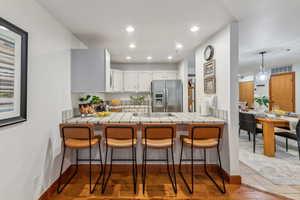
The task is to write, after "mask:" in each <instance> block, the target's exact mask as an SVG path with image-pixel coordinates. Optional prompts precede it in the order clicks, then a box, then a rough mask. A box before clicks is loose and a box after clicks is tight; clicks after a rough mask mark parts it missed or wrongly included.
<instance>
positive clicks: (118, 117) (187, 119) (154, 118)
mask: <svg viewBox="0 0 300 200" xmlns="http://www.w3.org/2000/svg"><path fill="white" fill-rule="evenodd" d="M65 123H72V124H73V123H75V124H77V123H88V124H95V125H96V127H97V128H100V130H101V125H102V124H104V123H124V124H126V123H136V124H138V125H141V124H142V123H156V124H157V123H176V124H177V131H176V139H175V145H174V157H175V163H177V164H178V162H179V157H180V146H181V144H180V139H179V138H180V135H188V132H187V127H186V125H187V124H191V123H199V124H210V125H211V124H225V123H226V122H225V120H222V119H219V118H216V117H212V116H201V115H200V113H184V112H178V113H130V112H128V113H125V112H124V113H112V114H111V115H110V116H107V117H96V116H91V117H73V118H70V119H68V120H66V121H65ZM138 141H141V132H140V131H139V132H138ZM101 146H102V148H103V149H104V148H105V145H101ZM221 149H222V147H221ZM210 154H211V152H208V157H209V158H210V161H211V162H212V163H214V160H215V156H214V155H211V156H210ZM130 155H131V154H130V151H124V150H123V149H117V150H116V153H115V154H114V157H116V158H117V157H118V158H126V157H129V156H130ZM188 155H189V154H188ZM194 155H195V158H196V157H198V158H199V156H201V154H200V152H195V154H194ZM151 157H152V158H153V159H165V151H162V150H160V149H156V150H155V151H154V152H152V153H151ZM123 163H124V162H123ZM137 163H139V164H140V163H142V145H141V144H140V142H138V145H137ZM160 164H165V163H161V162H160Z"/></svg>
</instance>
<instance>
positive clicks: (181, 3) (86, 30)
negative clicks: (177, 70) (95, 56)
mask: <svg viewBox="0 0 300 200" xmlns="http://www.w3.org/2000/svg"><path fill="white" fill-rule="evenodd" d="M38 2H40V3H41V4H42V5H43V6H44V7H45V8H46V9H48V10H49V11H50V13H52V14H53V15H54V16H55V17H57V18H58V19H59V20H60V21H61V22H62V23H63V24H64V25H66V26H67V27H68V28H69V29H70V30H71V31H72V32H73V33H74V34H75V35H76V36H77V37H78V38H79V39H80V40H82V41H83V42H84V43H85V44H86V45H87V46H89V47H105V48H108V49H109V50H110V52H111V54H112V60H113V61H114V62H127V61H126V59H125V57H126V56H131V57H132V60H131V61H130V62H147V59H146V57H147V56H152V57H153V59H152V61H151V62H169V61H168V59H167V57H168V56H169V55H171V56H173V57H174V60H173V62H178V61H179V60H181V59H182V58H183V56H185V55H187V54H188V52H189V51H190V50H192V49H193V48H194V47H196V46H197V45H199V43H201V41H202V40H204V39H205V38H207V37H208V36H209V35H211V34H212V33H214V32H216V31H217V30H218V29H220V28H221V27H223V26H225V25H226V24H228V23H230V22H231V21H232V20H233V18H232V16H231V15H230V13H229V12H228V11H227V9H225V8H224V5H223V4H222V3H220V1H219V0H188V1H185V0H106V1H101V0H38ZM127 25H133V26H134V27H135V30H136V31H135V32H134V33H133V34H128V33H127V32H126V31H125V28H126V26H127ZM192 25H198V26H200V31H199V32H198V33H192V32H190V30H189V29H190V27H191V26H192ZM131 42H134V43H135V44H136V49H133V50H132V49H129V48H128V45H129V43H131ZM176 42H179V43H182V44H183V46H184V47H183V49H182V50H181V51H179V52H176V51H175V43H176Z"/></svg>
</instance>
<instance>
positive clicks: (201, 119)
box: [65, 112, 225, 124]
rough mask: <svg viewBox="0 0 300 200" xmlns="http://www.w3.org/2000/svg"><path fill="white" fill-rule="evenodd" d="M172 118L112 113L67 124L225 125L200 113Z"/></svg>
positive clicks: (221, 121)
mask: <svg viewBox="0 0 300 200" xmlns="http://www.w3.org/2000/svg"><path fill="white" fill-rule="evenodd" d="M171 114H172V116H162V117H145V116H134V113H128V112H127V113H124V112H123V113H122V112H120V113H112V114H111V115H110V116H107V117H96V116H92V117H84V118H82V117H73V118H70V119H68V120H66V122H65V123H92V124H103V123H176V124H190V123H215V124H225V120H222V119H219V118H216V117H211V116H201V115H200V113H183V112H182V113H171Z"/></svg>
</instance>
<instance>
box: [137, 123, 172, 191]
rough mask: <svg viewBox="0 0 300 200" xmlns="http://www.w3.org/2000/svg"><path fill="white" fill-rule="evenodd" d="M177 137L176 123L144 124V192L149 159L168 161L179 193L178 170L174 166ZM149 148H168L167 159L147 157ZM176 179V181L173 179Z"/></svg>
mask: <svg viewBox="0 0 300 200" xmlns="http://www.w3.org/2000/svg"><path fill="white" fill-rule="evenodd" d="M175 137H176V124H142V145H143V162H142V181H143V193H145V185H146V168H147V161H166V162H167V169H168V175H169V178H170V180H171V183H172V187H173V190H174V192H175V193H177V184H176V172H175V166H174V149H173V146H174V139H175ZM148 148H159V149H166V159H147V150H148ZM169 149H171V157H172V168H173V178H172V176H171V173H170V167H169ZM173 180H174V181H173Z"/></svg>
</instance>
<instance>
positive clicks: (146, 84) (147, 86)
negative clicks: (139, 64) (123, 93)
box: [138, 71, 153, 92]
mask: <svg viewBox="0 0 300 200" xmlns="http://www.w3.org/2000/svg"><path fill="white" fill-rule="evenodd" d="M138 80H139V91H140V92H150V90H151V81H152V80H153V73H152V72H146V71H144V72H139V79H138Z"/></svg>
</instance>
